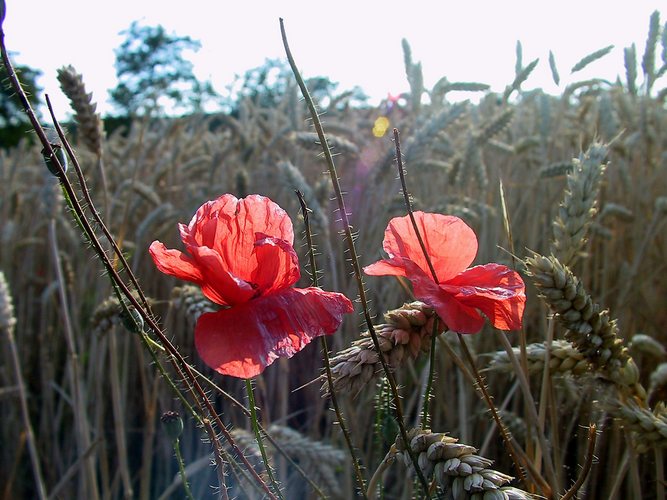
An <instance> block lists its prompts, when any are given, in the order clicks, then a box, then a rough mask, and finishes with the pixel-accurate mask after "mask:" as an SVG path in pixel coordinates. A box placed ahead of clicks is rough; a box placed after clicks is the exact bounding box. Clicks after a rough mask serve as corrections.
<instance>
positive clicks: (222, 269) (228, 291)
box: [188, 247, 258, 306]
mask: <svg viewBox="0 0 667 500" xmlns="http://www.w3.org/2000/svg"><path fill="white" fill-rule="evenodd" d="M188 250H189V251H190V253H191V254H192V258H193V261H194V262H195V263H196V265H197V267H198V268H199V269H200V272H201V273H202V276H203V278H202V282H201V291H202V293H203V294H204V295H205V296H206V297H208V298H209V299H211V300H212V301H213V302H215V303H216V304H220V305H229V306H233V305H236V304H241V303H243V302H247V301H248V300H250V299H251V298H253V296H254V295H256V294H257V293H258V291H257V290H256V287H255V288H253V286H252V284H251V283H248V282H247V281H245V280H243V279H241V278H239V277H237V276H234V275H233V274H232V273H230V272H229V271H228V270H227V268H226V266H225V264H224V262H223V261H222V258H221V257H220V255H218V253H217V252H216V251H215V250H213V249H211V248H208V247H188Z"/></svg>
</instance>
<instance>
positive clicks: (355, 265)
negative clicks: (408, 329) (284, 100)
mask: <svg viewBox="0 0 667 500" xmlns="http://www.w3.org/2000/svg"><path fill="white" fill-rule="evenodd" d="M280 33H281V36H282V39H283V46H284V47H285V54H286V55H287V60H288V62H289V65H290V68H291V69H292V73H294V78H295V79H296V83H297V85H298V86H299V89H300V90H301V95H302V96H303V99H304V101H305V102H306V105H307V107H308V111H309V112H310V117H311V118H312V120H313V126H314V127H315V131H316V132H317V137H318V139H319V141H320V144H321V145H322V152H323V153H324V158H325V160H326V162H327V167H328V171H329V177H330V178H331V184H332V185H333V189H334V192H335V194H336V200H337V202H338V210H339V212H340V217H341V222H342V223H343V231H344V233H345V240H346V241H347V249H348V251H349V252H350V261H351V263H352V269H353V270H354V277H355V279H356V281H357V288H358V291H359V301H360V302H361V307H362V309H363V313H364V319H365V320H366V325H367V328H368V333H369V334H370V336H371V338H372V339H373V346H374V347H375V351H376V352H377V353H378V357H379V359H380V363H381V365H382V371H383V372H384V374H385V377H387V381H388V382H389V387H390V388H391V394H392V398H393V400H394V405H395V411H396V421H397V422H398V427H399V429H400V433H401V437H402V438H403V441H404V442H405V443H409V442H410V441H409V439H408V431H407V429H406V427H405V418H404V417H403V409H402V405H401V397H400V394H399V392H398V387H397V385H396V380H395V379H394V375H393V374H392V373H391V370H389V366H388V365H387V361H386V360H385V358H384V354H383V353H382V350H381V349H380V341H379V340H378V336H377V333H376V332H375V328H374V327H373V318H372V317H371V313H370V309H369V307H368V300H367V298H366V290H365V289H364V282H363V277H362V275H361V266H360V265H359V257H358V256H357V251H356V248H355V246H354V236H353V235H352V226H351V225H350V220H349V218H348V214H347V210H346V208H345V200H344V199H343V192H342V190H341V188H340V182H339V181H338V172H337V171H336V165H335V163H334V160H333V155H332V154H331V149H330V148H329V143H328V141H327V137H326V135H325V134H324V128H323V127H322V122H321V121H320V118H319V116H318V114H317V109H316V108H315V103H314V102H313V98H312V97H311V96H310V92H309V91H308V88H307V87H306V83H305V82H304V81H303V78H302V77H301V73H299V69H298V68H297V67H296V62H295V61H294V57H293V56H292V51H291V50H290V48H289V43H288V42H287V33H286V31H285V24H284V23H283V20H282V18H281V19H280ZM406 449H407V451H408V453H409V455H410V461H411V462H412V464H413V466H414V468H415V472H416V474H417V477H418V478H419V482H420V484H421V486H422V488H423V490H424V495H425V497H426V498H430V497H431V495H430V494H429V485H428V482H427V481H426V477H425V476H424V473H423V472H422V469H421V467H419V463H418V462H417V457H416V456H415V454H414V453H413V452H412V449H411V448H410V447H409V446H407V448H406Z"/></svg>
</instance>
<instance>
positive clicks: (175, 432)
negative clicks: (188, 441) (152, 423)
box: [160, 411, 183, 441]
mask: <svg viewBox="0 0 667 500" xmlns="http://www.w3.org/2000/svg"><path fill="white" fill-rule="evenodd" d="M160 420H161V421H162V424H163V425H164V430H165V431H166V432H167V436H169V439H171V440H172V441H175V440H177V439H178V438H179V437H180V436H181V434H182V433H183V419H182V418H181V416H180V415H179V414H178V412H177V411H166V412H164V413H163V414H162V416H161V417H160Z"/></svg>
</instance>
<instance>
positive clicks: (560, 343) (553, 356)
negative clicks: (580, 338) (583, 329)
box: [488, 340, 591, 376]
mask: <svg viewBox="0 0 667 500" xmlns="http://www.w3.org/2000/svg"><path fill="white" fill-rule="evenodd" d="M546 352H547V346H546V345H545V344H543V343H541V344H529V345H527V346H526V357H527V361H528V372H529V373H530V374H538V373H542V372H543V371H544V363H545V360H546V357H545V355H546ZM549 353H550V356H549V372H550V373H552V374H554V375H575V376H577V375H583V374H586V373H589V372H590V371H591V365H590V363H589V362H588V361H587V360H586V358H585V357H584V355H583V354H582V353H581V352H579V351H578V350H577V348H576V347H574V345H572V344H571V343H570V342H568V341H566V340H554V341H553V342H552V343H551V346H550V349H549ZM514 354H515V356H517V357H519V356H520V355H521V353H520V350H519V348H514ZM488 370H489V371H499V372H503V373H513V372H514V368H513V365H512V362H511V361H510V359H509V356H508V355H507V352H505V351H498V352H496V353H494V354H493V357H492V358H491V361H490V363H489V368H488Z"/></svg>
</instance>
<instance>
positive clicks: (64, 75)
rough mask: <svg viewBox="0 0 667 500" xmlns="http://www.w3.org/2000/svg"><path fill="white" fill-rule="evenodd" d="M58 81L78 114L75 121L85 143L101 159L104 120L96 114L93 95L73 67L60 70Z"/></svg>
mask: <svg viewBox="0 0 667 500" xmlns="http://www.w3.org/2000/svg"><path fill="white" fill-rule="evenodd" d="M58 81H59V82H60V88H61V89H62V91H63V93H64V94H65V95H66V96H67V97H68V98H69V100H70V104H71V105H72V109H74V111H75V112H76V115H75V119H76V122H77V123H78V125H79V128H80V131H81V139H82V141H83V143H84V144H85V145H86V147H87V148H88V149H89V150H90V151H91V152H92V153H95V154H96V155H97V156H98V157H99V156H100V155H101V154H102V120H101V119H100V115H99V114H98V113H97V112H96V109H97V104H96V103H94V102H93V94H92V93H87V92H86V87H85V85H84V84H83V77H82V76H81V75H80V74H79V73H77V72H76V70H75V69H74V67H72V66H64V67H62V68H60V69H59V70H58Z"/></svg>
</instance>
